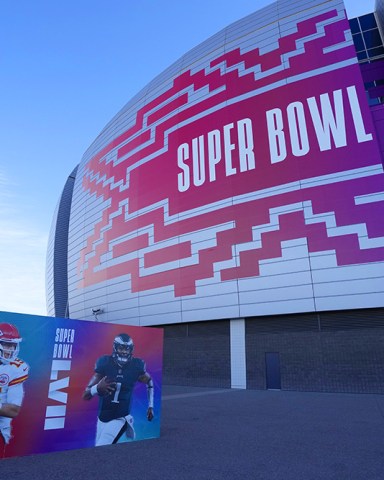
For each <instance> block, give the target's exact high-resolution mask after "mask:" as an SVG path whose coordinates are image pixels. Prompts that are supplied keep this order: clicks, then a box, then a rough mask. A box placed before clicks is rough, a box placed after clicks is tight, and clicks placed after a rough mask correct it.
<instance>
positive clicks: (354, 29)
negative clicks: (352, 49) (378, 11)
mask: <svg viewBox="0 0 384 480" xmlns="http://www.w3.org/2000/svg"><path fill="white" fill-rule="evenodd" d="M349 26H350V28H351V32H352V33H359V32H360V27H359V22H358V21H357V18H352V19H351V20H349Z"/></svg>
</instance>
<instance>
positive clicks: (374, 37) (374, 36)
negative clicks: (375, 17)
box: [363, 28, 382, 49]
mask: <svg viewBox="0 0 384 480" xmlns="http://www.w3.org/2000/svg"><path fill="white" fill-rule="evenodd" d="M363 35H364V40H365V45H366V47H367V49H370V48H374V47H380V46H382V41H381V37H380V33H379V30H378V29H377V28H375V29H374V30H369V31H368V32H364V33H363Z"/></svg>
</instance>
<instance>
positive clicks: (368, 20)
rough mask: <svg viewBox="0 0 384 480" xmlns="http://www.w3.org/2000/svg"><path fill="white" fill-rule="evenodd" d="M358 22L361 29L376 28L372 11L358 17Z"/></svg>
mask: <svg viewBox="0 0 384 480" xmlns="http://www.w3.org/2000/svg"><path fill="white" fill-rule="evenodd" d="M359 22H360V26H361V30H363V31H364V30H370V29H371V28H376V27H377V24H376V19H375V16H374V14H373V13H368V14H367V15H363V16H362V17H359Z"/></svg>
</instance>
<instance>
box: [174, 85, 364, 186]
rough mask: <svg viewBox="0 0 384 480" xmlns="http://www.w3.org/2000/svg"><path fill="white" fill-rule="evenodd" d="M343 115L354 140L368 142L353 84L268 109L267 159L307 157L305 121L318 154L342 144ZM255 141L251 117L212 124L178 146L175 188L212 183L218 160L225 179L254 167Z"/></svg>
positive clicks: (344, 136) (343, 133)
mask: <svg viewBox="0 0 384 480" xmlns="http://www.w3.org/2000/svg"><path fill="white" fill-rule="evenodd" d="M345 107H347V108H345ZM347 116H350V117H351V119H352V123H353V125H354V129H355V134H356V139H357V142H358V143H362V142H367V141H370V140H372V138H373V137H372V134H371V133H367V132H366V129H365V125H364V121H363V117H362V113H361V109H360V104H359V99H358V96H357V92H356V87H355V86H350V87H347V88H346V89H345V91H343V89H337V90H334V91H333V92H332V93H331V94H329V93H324V94H321V95H320V96H319V98H316V97H309V98H307V99H306V102H300V101H294V102H291V103H289V104H288V106H287V107H286V109H285V111H283V110H282V109H281V108H273V109H270V110H267V111H266V112H265V118H266V126H267V130H268V141H269V153H270V163H271V164H274V163H279V162H282V161H284V160H285V159H286V158H287V156H288V155H293V156H294V157H303V156H305V155H307V154H308V153H309V152H310V149H311V145H310V140H309V139H310V136H309V134H308V127H309V124H311V126H312V128H313V130H314V132H315V137H316V140H317V144H318V148H319V150H320V151H321V152H324V151H326V150H330V149H332V148H333V146H334V147H335V148H340V147H345V146H347V143H348V139H347V134H346V123H347V121H346V117H347ZM288 137H289V140H290V141H289V142H288V141H287V138H288ZM257 139H258V135H257V130H256V129H255V128H254V121H253V120H252V119H251V118H242V119H240V120H238V121H237V122H236V127H235V123H234V122H232V123H228V124H226V125H224V126H223V127H222V128H221V130H219V129H218V128H216V129H214V130H211V131H209V132H208V133H207V134H206V135H199V136H197V137H195V138H193V139H192V140H191V141H190V142H184V143H182V144H180V145H179V147H178V149H177V165H178V167H179V169H180V170H181V172H179V173H178V190H179V192H185V191H187V190H188V189H189V188H190V187H191V185H194V186H195V187H199V186H201V185H203V184H204V183H205V182H206V181H209V182H214V181H215V180H216V178H217V167H218V165H219V164H220V163H221V162H222V160H224V171H225V176H226V177H228V176H231V175H236V174H237V173H242V172H246V171H249V170H254V169H255V168H256V163H257ZM222 146H223V148H222ZM288 148H290V151H288ZM222 150H223V152H222ZM255 150H256V152H255ZM191 159H192V162H191V161H190V160H191Z"/></svg>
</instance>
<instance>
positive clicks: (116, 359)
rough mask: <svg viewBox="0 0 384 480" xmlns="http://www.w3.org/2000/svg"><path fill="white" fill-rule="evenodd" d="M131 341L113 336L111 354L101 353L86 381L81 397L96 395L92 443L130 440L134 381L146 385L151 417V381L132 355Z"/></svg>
mask: <svg viewBox="0 0 384 480" xmlns="http://www.w3.org/2000/svg"><path fill="white" fill-rule="evenodd" d="M133 349H134V344H133V340H132V338H131V337H130V336H129V335H127V334H126V333H120V334H119V335H117V336H116V337H115V339H114V342H113V350H112V355H103V356H101V357H100V358H98V359H97V361H96V366H95V373H94V375H93V377H92V378H91V380H90V381H89V383H88V386H87V387H86V389H85V391H84V393H83V399H84V400H90V399H91V398H92V397H94V396H95V395H97V396H98V397H99V413H98V420H97V429H96V442H95V445H96V446H98V445H110V444H112V443H117V442H118V440H119V439H120V437H121V436H122V435H123V434H124V433H125V435H126V436H127V437H128V438H130V439H132V440H134V439H135V430H134V428H133V417H132V415H131V414H130V412H131V404H132V395H133V389H134V386H135V383H136V382H142V383H145V384H146V385H147V397H148V410H147V419H148V420H149V421H151V420H152V419H153V418H154V410H153V397H154V389H153V380H152V378H151V376H150V375H149V373H148V372H147V371H146V367H145V362H144V361H143V360H141V359H140V358H135V357H134V356H133Z"/></svg>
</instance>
